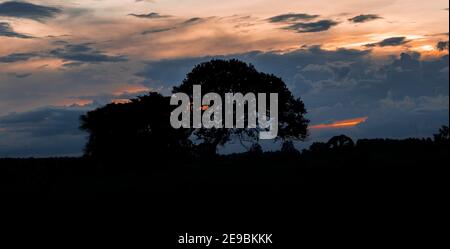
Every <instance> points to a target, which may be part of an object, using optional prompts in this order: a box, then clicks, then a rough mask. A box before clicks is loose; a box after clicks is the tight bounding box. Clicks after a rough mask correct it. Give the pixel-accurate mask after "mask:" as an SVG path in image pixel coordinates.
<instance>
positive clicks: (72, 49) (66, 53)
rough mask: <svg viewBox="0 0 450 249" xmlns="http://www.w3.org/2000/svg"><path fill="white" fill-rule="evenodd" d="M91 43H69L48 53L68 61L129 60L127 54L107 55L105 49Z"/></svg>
mask: <svg viewBox="0 0 450 249" xmlns="http://www.w3.org/2000/svg"><path fill="white" fill-rule="evenodd" d="M90 45H91V44H90V43H84V44H67V45H65V46H64V47H62V48H57V49H54V50H52V51H50V52H49V53H48V55H49V56H51V57H56V58H60V59H63V60H67V61H76V62H86V63H100V62H123V61H127V60H128V59H127V57H125V56H112V55H107V54H105V53H104V52H103V51H100V50H96V49H94V48H92V47H90Z"/></svg>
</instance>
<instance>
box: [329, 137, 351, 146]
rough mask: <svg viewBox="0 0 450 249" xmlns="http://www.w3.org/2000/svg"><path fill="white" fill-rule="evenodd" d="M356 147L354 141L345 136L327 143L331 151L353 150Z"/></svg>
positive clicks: (333, 138)
mask: <svg viewBox="0 0 450 249" xmlns="http://www.w3.org/2000/svg"><path fill="white" fill-rule="evenodd" d="M354 146H355V143H354V142H353V140H352V139H351V138H350V137H347V136H345V135H340V136H335V137H332V138H331V139H330V140H329V141H328V143H327V147H328V148H329V149H341V148H352V147H354Z"/></svg>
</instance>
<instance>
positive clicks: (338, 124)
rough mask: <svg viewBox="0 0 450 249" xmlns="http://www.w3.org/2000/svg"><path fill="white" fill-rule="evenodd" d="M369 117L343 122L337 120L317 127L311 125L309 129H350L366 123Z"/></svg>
mask: <svg viewBox="0 0 450 249" xmlns="http://www.w3.org/2000/svg"><path fill="white" fill-rule="evenodd" d="M368 118H369V117H361V118H353V119H345V120H339V121H335V122H333V123H330V124H318V125H312V126H310V127H309V128H310V129H313V130H317V129H339V128H350V127H355V126H357V125H359V124H361V123H364V122H366V120H367V119H368Z"/></svg>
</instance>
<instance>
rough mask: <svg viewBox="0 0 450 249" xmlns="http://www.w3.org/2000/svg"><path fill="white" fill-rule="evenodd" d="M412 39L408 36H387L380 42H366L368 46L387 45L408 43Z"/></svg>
mask: <svg viewBox="0 0 450 249" xmlns="http://www.w3.org/2000/svg"><path fill="white" fill-rule="evenodd" d="M408 42H410V41H408V40H406V37H391V38H386V39H384V40H382V41H380V42H376V43H370V44H366V45H364V46H366V47H387V46H400V45H404V44H406V43H408Z"/></svg>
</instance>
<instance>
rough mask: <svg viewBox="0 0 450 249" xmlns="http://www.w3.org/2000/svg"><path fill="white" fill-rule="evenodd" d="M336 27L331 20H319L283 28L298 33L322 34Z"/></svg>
mask: <svg viewBox="0 0 450 249" xmlns="http://www.w3.org/2000/svg"><path fill="white" fill-rule="evenodd" d="M336 25H338V23H337V22H335V21H332V20H320V21H317V22H306V23H305V22H300V23H295V24H292V25H289V26H287V27H284V29H287V30H294V31H296V32H298V33H310V32H322V31H326V30H329V29H330V28H331V27H333V26H336Z"/></svg>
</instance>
